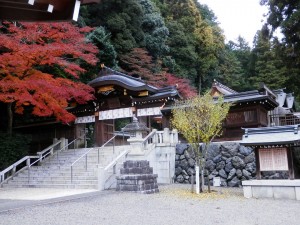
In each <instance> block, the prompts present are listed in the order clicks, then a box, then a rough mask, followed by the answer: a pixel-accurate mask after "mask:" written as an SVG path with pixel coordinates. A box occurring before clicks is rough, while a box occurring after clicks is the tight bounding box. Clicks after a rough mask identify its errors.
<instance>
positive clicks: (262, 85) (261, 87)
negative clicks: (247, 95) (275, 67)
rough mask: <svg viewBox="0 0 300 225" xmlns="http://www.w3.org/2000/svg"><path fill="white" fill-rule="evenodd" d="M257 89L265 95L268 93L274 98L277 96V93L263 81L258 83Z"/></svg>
mask: <svg viewBox="0 0 300 225" xmlns="http://www.w3.org/2000/svg"><path fill="white" fill-rule="evenodd" d="M259 91H260V92H263V93H264V94H265V95H269V96H271V97H273V98H274V99H276V98H277V95H276V94H275V93H274V92H273V91H272V90H271V89H270V88H268V87H267V85H265V83H263V82H261V83H260V84H259Z"/></svg>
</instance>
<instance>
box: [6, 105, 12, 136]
mask: <svg viewBox="0 0 300 225" xmlns="http://www.w3.org/2000/svg"><path fill="white" fill-rule="evenodd" d="M12 104H13V103H11V102H10V103H8V104H7V118H8V121H7V133H8V134H9V135H12V125H13V111H12Z"/></svg>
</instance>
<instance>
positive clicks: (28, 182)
mask: <svg viewBox="0 0 300 225" xmlns="http://www.w3.org/2000/svg"><path fill="white" fill-rule="evenodd" d="M113 150H114V151H115V152H114V154H113V152H112V151H113ZM119 151H120V148H118V147H117V146H115V147H111V146H107V147H101V151H100V150H99V148H90V149H87V148H85V149H69V150H64V151H60V152H59V154H58V153H56V151H53V150H51V151H49V152H51V154H50V153H49V154H48V155H49V156H48V155H47V156H48V157H47V158H45V156H44V155H45V151H42V152H41V153H40V154H41V155H42V157H36V158H38V160H36V162H34V163H31V162H30V163H27V165H26V168H24V169H23V170H22V171H19V172H18V174H16V176H14V177H12V178H10V179H7V180H5V181H4V182H2V186H3V187H35V188H39V187H53V188H55V187H60V188H92V189H97V183H98V182H97V168H98V166H99V165H106V164H108V163H109V162H110V161H112V159H113V155H116V154H118V153H119ZM87 152H89V153H90V154H88V155H87V154H86V153H87ZM46 154H47V153H46ZM82 155H86V158H85V159H86V160H78V159H79V158H80V157H82ZM74 161H77V163H76V166H74V165H73V167H72V168H71V165H72V163H74ZM37 163H38V165H37ZM71 170H72V174H73V177H71ZM4 172H6V171H4ZM1 175H2V174H1ZM3 180H4V179H3Z"/></svg>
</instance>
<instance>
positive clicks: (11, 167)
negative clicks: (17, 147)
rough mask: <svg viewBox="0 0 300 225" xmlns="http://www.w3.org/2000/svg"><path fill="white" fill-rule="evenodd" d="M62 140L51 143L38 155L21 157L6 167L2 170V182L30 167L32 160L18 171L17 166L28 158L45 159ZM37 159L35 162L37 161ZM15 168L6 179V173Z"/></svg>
mask: <svg viewBox="0 0 300 225" xmlns="http://www.w3.org/2000/svg"><path fill="white" fill-rule="evenodd" d="M60 143H61V141H58V142H56V143H54V144H52V145H50V146H49V147H47V148H45V149H44V150H42V151H40V152H37V156H25V157H23V158H22V159H20V160H19V161H17V162H15V163H14V164H12V165H11V166H9V167H7V168H6V169H4V170H3V171H1V172H0V184H2V183H3V182H4V181H6V180H7V179H11V178H13V177H14V176H15V175H16V174H17V173H18V172H19V171H20V170H23V169H24V168H25V167H27V168H28V170H29V168H30V166H31V164H30V161H27V165H26V166H25V167H22V168H21V169H20V170H19V171H16V168H17V166H18V165H20V164H21V163H23V162H24V161H26V160H30V159H33V158H34V159H35V158H38V160H36V161H40V160H42V159H44V158H45V157H46V156H47V155H49V154H50V153H53V148H54V147H55V146H57V145H58V144H60ZM47 151H49V152H48V153H47V154H45V155H43V154H44V153H45V152H47ZM36 161H35V162H36ZM11 170H13V174H12V175H11V176H10V177H8V178H7V179H5V174H6V173H7V172H9V171H11Z"/></svg>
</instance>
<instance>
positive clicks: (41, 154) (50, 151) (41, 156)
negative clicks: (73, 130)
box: [28, 135, 84, 183]
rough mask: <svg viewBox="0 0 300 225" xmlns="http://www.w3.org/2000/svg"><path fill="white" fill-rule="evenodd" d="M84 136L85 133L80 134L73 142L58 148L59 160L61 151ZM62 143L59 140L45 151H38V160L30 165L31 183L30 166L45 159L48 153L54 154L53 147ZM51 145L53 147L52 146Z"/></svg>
mask: <svg viewBox="0 0 300 225" xmlns="http://www.w3.org/2000/svg"><path fill="white" fill-rule="evenodd" d="M83 137H84V135H83V136H80V137H78V138H76V139H74V140H73V141H71V142H70V143H68V144H67V145H64V146H63V147H62V148H61V149H59V150H57V151H56V157H57V160H58V153H59V152H61V151H63V150H65V149H66V148H67V147H68V146H70V145H71V144H73V143H74V142H75V141H77V140H79V139H82V138H83ZM60 143H61V141H58V142H56V143H54V144H53V145H51V146H49V147H48V148H46V149H45V150H43V151H41V152H38V154H39V158H38V159H37V160H35V161H34V162H33V163H31V164H29V165H28V183H29V181H30V167H31V166H33V165H34V164H36V163H38V162H40V161H42V160H43V159H45V158H46V156H48V155H50V154H51V155H52V154H53V148H54V147H55V146H56V145H58V144H60ZM50 147H51V148H50ZM47 151H49V152H48V153H46V154H45V155H43V153H45V152H47ZM74 154H75V146H74Z"/></svg>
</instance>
